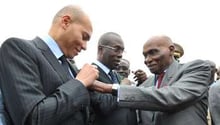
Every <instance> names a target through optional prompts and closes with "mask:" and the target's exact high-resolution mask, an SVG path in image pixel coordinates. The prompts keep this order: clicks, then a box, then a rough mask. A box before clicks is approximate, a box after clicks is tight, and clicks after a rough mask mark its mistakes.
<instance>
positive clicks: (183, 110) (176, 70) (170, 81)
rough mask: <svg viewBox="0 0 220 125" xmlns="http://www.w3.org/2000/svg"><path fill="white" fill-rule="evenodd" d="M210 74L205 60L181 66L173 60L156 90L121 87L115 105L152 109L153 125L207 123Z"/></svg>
mask: <svg viewBox="0 0 220 125" xmlns="http://www.w3.org/2000/svg"><path fill="white" fill-rule="evenodd" d="M210 76H211V70H210V66H209V64H208V63H206V62H205V61H202V60H196V61H192V62H189V63H186V64H183V65H181V64H179V63H177V62H176V61H174V62H173V63H172V64H171V65H170V66H169V68H168V69H167V70H166V74H165V76H164V78H163V80H162V88H160V89H157V88H155V87H147V88H145V87H139V88H138V87H129V86H121V87H120V94H119V106H121V107H130V108H131V107H132V108H137V109H141V110H151V111H154V115H153V117H152V121H153V122H154V124H155V125H207V117H206V116H207V103H208V100H207V94H208V86H209V80H210ZM146 82H152V80H150V79H149V80H147V81H146ZM151 84H153V83H151ZM142 118H144V116H142Z"/></svg>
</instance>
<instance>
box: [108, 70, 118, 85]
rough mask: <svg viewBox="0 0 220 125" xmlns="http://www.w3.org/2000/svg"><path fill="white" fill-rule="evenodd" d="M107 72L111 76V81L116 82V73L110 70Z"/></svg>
mask: <svg viewBox="0 0 220 125" xmlns="http://www.w3.org/2000/svg"><path fill="white" fill-rule="evenodd" d="M108 74H109V76H110V77H111V79H112V82H113V83H118V79H117V77H116V74H115V73H114V72H113V71H112V70H111V71H110V72H109V73H108Z"/></svg>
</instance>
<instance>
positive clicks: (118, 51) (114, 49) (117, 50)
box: [99, 45, 124, 53]
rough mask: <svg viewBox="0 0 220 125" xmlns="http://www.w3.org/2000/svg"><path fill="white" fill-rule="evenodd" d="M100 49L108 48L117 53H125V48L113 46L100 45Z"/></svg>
mask: <svg viewBox="0 0 220 125" xmlns="http://www.w3.org/2000/svg"><path fill="white" fill-rule="evenodd" d="M99 46H100V47H104V48H108V49H111V50H113V51H114V52H116V53H123V52H124V48H122V47H119V46H116V47H112V46H107V45H99Z"/></svg>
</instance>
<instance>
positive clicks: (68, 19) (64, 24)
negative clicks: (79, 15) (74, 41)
mask: <svg viewBox="0 0 220 125" xmlns="http://www.w3.org/2000/svg"><path fill="white" fill-rule="evenodd" d="M61 23H62V27H63V28H64V29H67V27H68V26H69V25H70V23H71V17H70V16H69V15H65V16H62V21H61Z"/></svg>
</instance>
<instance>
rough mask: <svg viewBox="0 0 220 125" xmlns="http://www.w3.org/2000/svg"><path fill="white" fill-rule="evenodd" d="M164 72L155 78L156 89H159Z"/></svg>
mask: <svg viewBox="0 0 220 125" xmlns="http://www.w3.org/2000/svg"><path fill="white" fill-rule="evenodd" d="M164 74H165V73H164V72H163V73H161V74H160V75H158V76H157V88H160V86H161V82H162V80H163V76H164Z"/></svg>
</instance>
